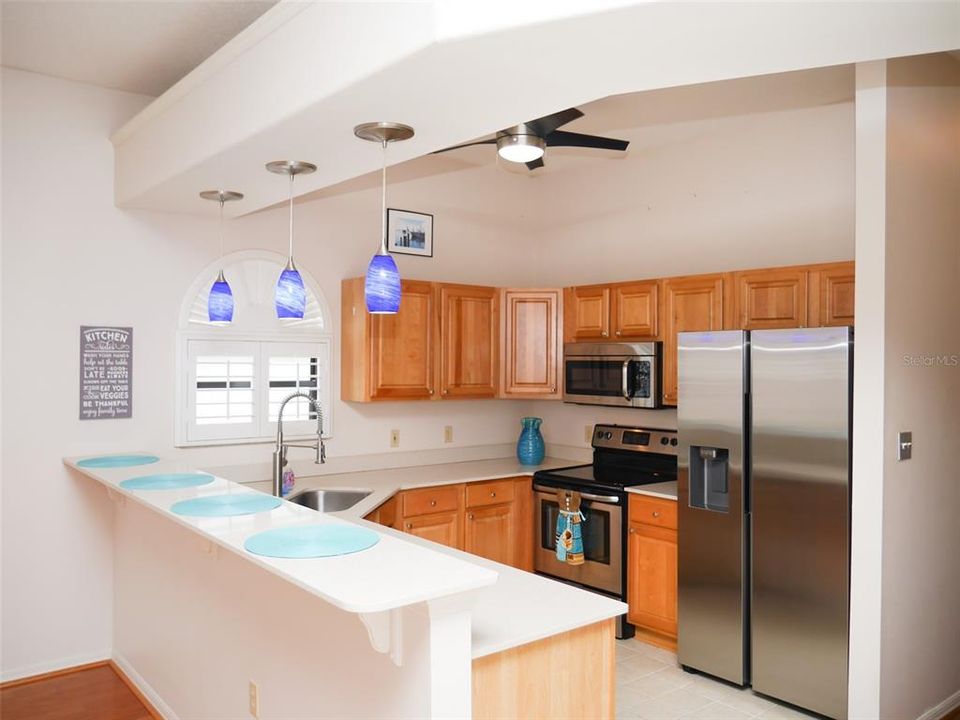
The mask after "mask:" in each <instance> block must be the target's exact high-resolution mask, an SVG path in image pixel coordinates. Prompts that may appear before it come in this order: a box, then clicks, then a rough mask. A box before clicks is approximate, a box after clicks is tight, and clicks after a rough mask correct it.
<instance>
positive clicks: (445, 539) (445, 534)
mask: <svg viewBox="0 0 960 720" xmlns="http://www.w3.org/2000/svg"><path fill="white" fill-rule="evenodd" d="M403 531H404V532H407V533H410V534H411V535H416V536H417V537H420V538H423V539H424V540H432V541H433V542H435V543H440V544H441V545H446V546H447V547H453V548H461V547H463V541H462V537H463V533H462V528H461V517H460V513H459V512H458V511H453V512H443V513H433V514H432V515H417V516H416V517H410V518H404V519H403Z"/></svg>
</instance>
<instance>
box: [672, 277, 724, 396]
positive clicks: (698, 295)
mask: <svg viewBox="0 0 960 720" xmlns="http://www.w3.org/2000/svg"><path fill="white" fill-rule="evenodd" d="M723 284H724V277H723V275H694V276H690V277H676V278H667V279H666V280H664V281H663V402H664V404H666V405H676V404H677V333H681V332H688V331H694V330H721V329H723V309H724V308H723Z"/></svg>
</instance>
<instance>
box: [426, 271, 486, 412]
mask: <svg viewBox="0 0 960 720" xmlns="http://www.w3.org/2000/svg"><path fill="white" fill-rule="evenodd" d="M439 293H440V393H441V396H442V397H444V398H464V397H473V398H484V397H495V396H496V394H497V376H498V358H499V355H500V351H499V337H500V323H499V315H498V305H499V303H498V301H497V290H496V288H488V287H477V286H473V285H441V286H440V290H439Z"/></svg>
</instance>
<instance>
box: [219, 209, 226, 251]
mask: <svg viewBox="0 0 960 720" xmlns="http://www.w3.org/2000/svg"><path fill="white" fill-rule="evenodd" d="M224 202H225V201H224V199H223V195H221V196H220V231H219V232H220V260H221V261H222V260H223V203H224ZM220 264H221V265H223V262H221V263H220Z"/></svg>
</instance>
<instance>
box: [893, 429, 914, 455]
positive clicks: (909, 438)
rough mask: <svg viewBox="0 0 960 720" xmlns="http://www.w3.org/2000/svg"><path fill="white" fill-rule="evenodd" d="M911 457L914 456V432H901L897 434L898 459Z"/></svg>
mask: <svg viewBox="0 0 960 720" xmlns="http://www.w3.org/2000/svg"><path fill="white" fill-rule="evenodd" d="M911 457H913V433H912V432H902V433H899V434H898V435H897V460H909V459H910V458H911Z"/></svg>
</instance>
